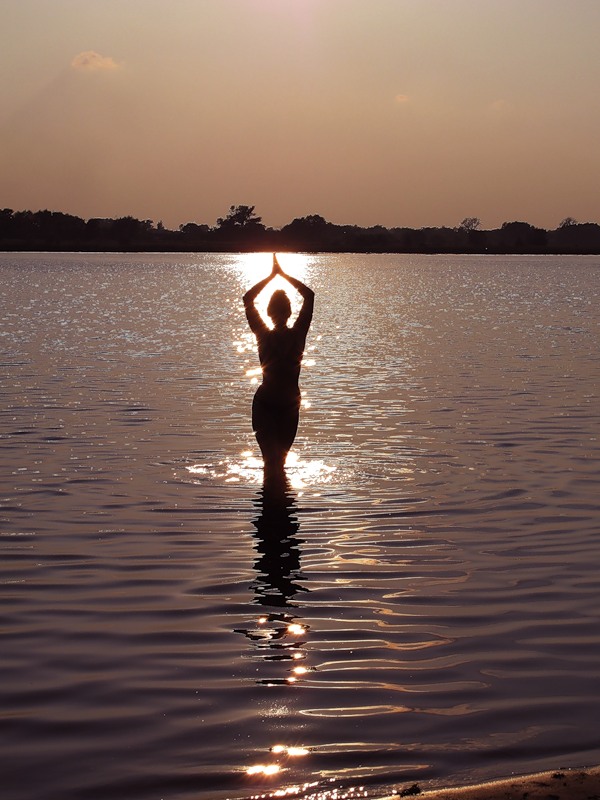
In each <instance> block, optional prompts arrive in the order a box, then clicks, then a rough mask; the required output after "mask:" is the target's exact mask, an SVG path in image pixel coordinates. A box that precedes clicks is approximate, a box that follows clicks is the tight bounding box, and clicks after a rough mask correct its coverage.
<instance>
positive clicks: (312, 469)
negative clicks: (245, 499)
mask: <svg viewBox="0 0 600 800" xmlns="http://www.w3.org/2000/svg"><path fill="white" fill-rule="evenodd" d="M285 466H286V474H287V478H288V481H289V483H290V486H291V487H292V488H293V489H305V488H307V487H309V486H310V487H312V488H314V487H316V486H319V485H321V484H324V483H331V481H333V480H334V476H335V471H336V469H335V467H332V466H329V465H328V464H326V463H325V462H324V461H321V460H319V459H303V458H301V457H300V456H299V455H298V453H295V452H291V453H288V457H287V460H286V465H285ZM186 469H187V471H188V472H189V473H190V474H191V475H193V476H194V478H195V479H196V480H207V479H208V480H215V479H218V480H222V481H224V482H225V483H247V484H251V485H252V484H253V485H260V484H261V483H262V481H263V462H262V460H261V459H260V457H258V456H257V455H255V454H254V453H253V451H252V450H244V451H243V452H241V453H240V455H239V458H237V459H235V460H234V459H224V460H223V461H220V462H219V463H217V464H192V465H190V466H188V467H186Z"/></svg>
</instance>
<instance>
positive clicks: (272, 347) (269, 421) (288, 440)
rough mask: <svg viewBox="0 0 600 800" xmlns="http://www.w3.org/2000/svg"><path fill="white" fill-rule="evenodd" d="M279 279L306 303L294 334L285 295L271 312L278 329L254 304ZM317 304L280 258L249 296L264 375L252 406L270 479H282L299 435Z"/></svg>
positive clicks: (275, 294) (271, 303)
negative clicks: (305, 359) (302, 380)
mask: <svg viewBox="0 0 600 800" xmlns="http://www.w3.org/2000/svg"><path fill="white" fill-rule="evenodd" d="M277 275H281V277H282V278H285V280H286V281H288V283H290V284H291V285H292V286H293V287H294V288H295V289H297V290H298V292H299V293H300V294H301V295H302V299H303V301H304V302H303V303H302V309H301V311H300V313H299V315H298V318H297V319H296V322H295V323H294V324H293V325H292V327H291V328H288V324H287V323H288V319H289V318H290V315H291V313H292V309H291V306H290V301H289V298H288V296H287V294H286V293H285V292H284V291H283V290H281V289H279V290H278V291H276V292H273V295H272V297H271V299H270V300H269V305H268V306H267V314H268V315H269V316H270V318H271V320H272V322H273V326H274V327H273V329H271V328H269V327H268V325H266V324H265V322H264V320H263V319H262V317H261V316H260V314H259V313H258V310H257V308H256V306H255V304H254V301H255V299H256V298H257V296H258V295H259V294H260V293H261V292H262V290H263V289H264V288H265V286H266V285H267V284H268V283H269V281H271V280H273V278H275V277H276V276H277ZM314 300H315V293H314V292H313V291H312V289H309V288H308V286H305V285H304V284H303V283H302V282H301V281H299V280H297V279H296V278H292V276H291V275H286V273H285V272H284V271H283V270H282V269H281V267H280V266H279V263H278V261H277V256H276V255H275V253H273V269H272V271H271V274H270V275H269V276H268V277H267V278H265V279H264V280H262V281H259V282H258V283H257V284H256V285H255V286H253V287H252V288H251V289H250V290H249V291H247V292H246V294H245V295H244V308H245V309H246V317H247V319H248V324H249V325H250V328H251V329H252V332H253V333H254V335H255V336H256V339H257V342H258V357H259V359H260V366H261V368H262V373H263V382H262V384H261V385H260V386H259V387H258V390H257V392H256V394H255V395H254V400H253V402H252V429H253V430H254V432H255V434H256V439H257V441H258V444H259V447H260V450H261V453H262V457H263V462H264V467H265V475H273V474H277V473H283V469H284V465H285V459H286V456H287V454H288V451H289V449H290V447H291V446H292V444H293V442H294V439H295V437H296V431H297V430H298V417H299V412H300V388H299V386H298V379H299V377H300V365H301V363H302V355H303V353H304V343H305V341H306V334H307V333H308V329H309V327H310V323H311V320H312V315H313V307H314Z"/></svg>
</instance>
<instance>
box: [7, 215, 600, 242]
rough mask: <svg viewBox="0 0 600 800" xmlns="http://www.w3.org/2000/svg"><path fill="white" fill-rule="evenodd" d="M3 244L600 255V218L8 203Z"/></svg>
mask: <svg viewBox="0 0 600 800" xmlns="http://www.w3.org/2000/svg"><path fill="white" fill-rule="evenodd" d="M0 250H4V251H19V250H34V251H35V250H54V251H88V252H91V251H100V252H121V251H125V252H149V251H159V252H160V251H163V252H168V251H175V252H252V251H256V250H272V251H286V250H292V251H301V252H328V253H540V254H543V253H564V254H600V225H598V224H597V223H595V222H583V223H582V222H578V221H577V220H576V219H574V218H573V217H566V218H565V219H564V220H563V221H562V222H561V223H560V225H559V226H558V227H557V228H556V229H553V230H545V229H544V228H537V227H535V226H534V225H530V224H529V223H527V222H518V221H514V222H505V223H503V224H502V226H501V227H499V228H496V229H493V230H483V229H482V228H481V221H480V220H479V219H478V218H477V217H467V218H465V219H463V220H462V222H461V223H460V224H459V225H457V226H456V227H452V228H451V227H441V228H434V227H431V228H404V227H397V228H396V227H395V228H385V227H384V226H383V225H373V226H371V227H368V228H362V227H360V226H358V225H336V224H335V223H333V222H328V221H327V220H326V219H324V218H323V217H322V216H320V215H319V214H310V215H308V216H305V217H297V218H296V219H294V220H292V222H289V223H288V224H287V225H284V226H283V227H282V228H279V229H276V228H269V227H267V226H266V225H264V224H263V221H262V218H261V217H260V216H258V215H257V214H256V213H255V206H247V205H237V206H231V207H230V209H229V211H228V212H227V214H226V215H225V216H224V217H219V219H217V222H216V225H213V226H210V225H205V224H199V223H196V222H187V223H186V224H184V225H180V226H179V228H178V229H177V230H170V229H168V228H166V227H165V226H164V225H163V223H162V222H158V223H156V224H155V223H154V222H153V221H152V220H148V219H146V220H139V219H136V218H135V217H129V216H128V217H119V218H117V219H101V218H92V219H88V220H84V219H81V218H80V217H76V216H73V215H72V214H64V213H62V212H59V211H47V210H45V211H13V210H12V209H10V208H5V209H2V210H0Z"/></svg>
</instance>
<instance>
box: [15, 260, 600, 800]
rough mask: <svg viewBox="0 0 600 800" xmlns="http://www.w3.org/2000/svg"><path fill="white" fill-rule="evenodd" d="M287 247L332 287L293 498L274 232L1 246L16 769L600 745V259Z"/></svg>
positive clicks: (553, 761) (187, 767) (73, 770)
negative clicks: (281, 468)
mask: <svg viewBox="0 0 600 800" xmlns="http://www.w3.org/2000/svg"><path fill="white" fill-rule="evenodd" d="M281 260H282V264H283V266H284V268H286V267H287V268H288V269H289V270H290V271H291V272H292V273H294V274H297V275H299V276H304V277H305V279H306V280H307V281H308V282H309V283H310V284H311V286H313V287H314V288H315V289H316V291H317V307H316V312H315V319H314V323H313V327H312V329H311V333H310V334H309V340H308V351H307V354H306V359H305V366H304V368H303V389H304V391H305V392H306V394H305V406H306V407H305V409H304V410H303V416H302V421H301V428H300V434H299V437H298V439H297V443H296V448H295V460H294V463H292V464H291V466H290V470H289V477H290V482H291V484H292V486H291V488H290V491H289V492H288V494H287V495H286V496H285V497H272V496H270V495H267V496H266V497H265V496H264V495H263V493H262V491H261V472H260V468H259V466H260V465H259V462H257V460H256V456H257V448H256V446H255V444H254V442H253V437H252V435H251V430H250V424H249V408H250V403H251V398H252V393H253V391H254V388H255V387H254V386H253V385H252V380H253V379H254V380H256V376H255V369H256V367H257V358H256V353H255V351H254V350H253V342H252V338H251V337H250V336H249V334H248V332H247V330H246V324H245V320H244V318H243V311H242V306H241V301H240V297H241V294H242V293H243V291H244V290H245V289H246V288H248V286H249V285H250V283H251V282H253V281H254V280H256V279H257V278H258V277H262V276H263V275H264V274H266V272H267V271H268V269H269V266H270V261H269V257H268V256H258V255H255V256H229V255H224V256H221V255H219V256H213V255H201V256H193V255H164V254H161V255H79V254H74V255H64V254H52V255H44V254H39V255H31V254H19V255H12V254H4V255H1V256H0V277H1V283H0V298H1V309H2V312H1V318H2V324H1V329H0V334H1V337H0V350H1V361H2V378H3V380H2V414H1V418H0V423H1V427H0V445H1V458H2V461H1V468H0V525H1V535H0V555H1V562H0V595H1V597H0V601H1V603H0V631H1V639H0V648H1V650H0V776H1V777H0V796H1V797H2V800H55V799H56V800H75V799H78V798H86V800H94V798H97V799H98V800H108V799H109V798H110V800H121V799H122V800H138V799H139V800H161V798H164V799H165V800H167V799H169V800H175V799H176V798H177V799H179V798H181V799H182V800H183V799H185V800H192V799H193V800H208V799H209V798H210V800H221V799H222V798H248V797H251V796H256V795H260V796H261V797H262V796H264V797H269V798H270V797H275V796H277V797H281V796H286V797H303V798H307V797H311V798H316V797H319V798H325V797H332V796H333V794H332V790H333V789H335V788H336V787H341V788H342V789H344V790H345V791H346V793H347V794H349V796H351V797H353V796H358V794H359V787H364V788H363V789H362V793H367V796H368V797H377V796H378V794H380V793H382V792H383V787H384V786H388V787H389V786H396V787H399V788H402V787H404V786H407V785H410V784H412V783H414V782H424V781H433V782H434V783H435V782H437V783H458V782H461V781H463V780H472V779H476V778H477V779H479V778H485V777H497V776H504V775H508V774H509V773H511V772H513V771H517V772H524V771H530V770H537V769H541V768H550V769H552V768H558V767H564V766H576V765H577V766H581V765H586V764H590V763H599V762H600V738H599V735H598V719H599V715H600V696H599V692H598V686H599V683H598V679H599V674H600V624H599V622H600V619H599V617H600V591H599V589H600V586H599V583H600V581H599V577H598V576H599V568H600V543H599V529H600V524H599V523H600V479H599V467H600V447H599V443H598V438H597V437H598V431H599V426H598V422H599V413H600V404H599V398H598V387H599V378H600V360H599V343H600V335H599V333H600V331H599V326H600V304H599V300H600V297H599V295H600V259H598V258H577V259H569V258H558V257H557V258H552V257H550V258H548V257H543V258H534V257H512V258H506V257H502V258H492V257H488V258H482V257H461V256H454V257H448V256H438V257H425V256H419V257H416V256H360V257H359V256H342V255H340V256H314V257H313V256H310V257H302V256H287V258H286V257H285V256H282V259H281ZM285 790H287V791H286V793H285V794H284V791H285Z"/></svg>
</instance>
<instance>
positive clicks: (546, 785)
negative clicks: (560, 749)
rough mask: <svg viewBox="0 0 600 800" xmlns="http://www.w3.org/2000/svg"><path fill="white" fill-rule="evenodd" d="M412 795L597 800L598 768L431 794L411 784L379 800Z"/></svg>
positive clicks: (443, 799) (448, 799)
mask: <svg viewBox="0 0 600 800" xmlns="http://www.w3.org/2000/svg"><path fill="white" fill-rule="evenodd" d="M416 795H419V797H422V798H423V800H598V799H599V798H600V767H593V768H591V769H566V770H557V771H555V772H539V773H537V774H535V775H525V776H521V777H513V778H506V779H504V780H498V781H490V782H488V783H477V784H474V785H473V786H459V787H453V788H450V789H434V790H431V791H429V790H427V787H426V786H423V787H420V786H419V784H413V785H412V786H407V787H403V788H402V789H399V790H398V791H397V792H396V793H395V794H392V795H388V797H386V798H384V799H383V800H394V798H398V797H410V796H416Z"/></svg>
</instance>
